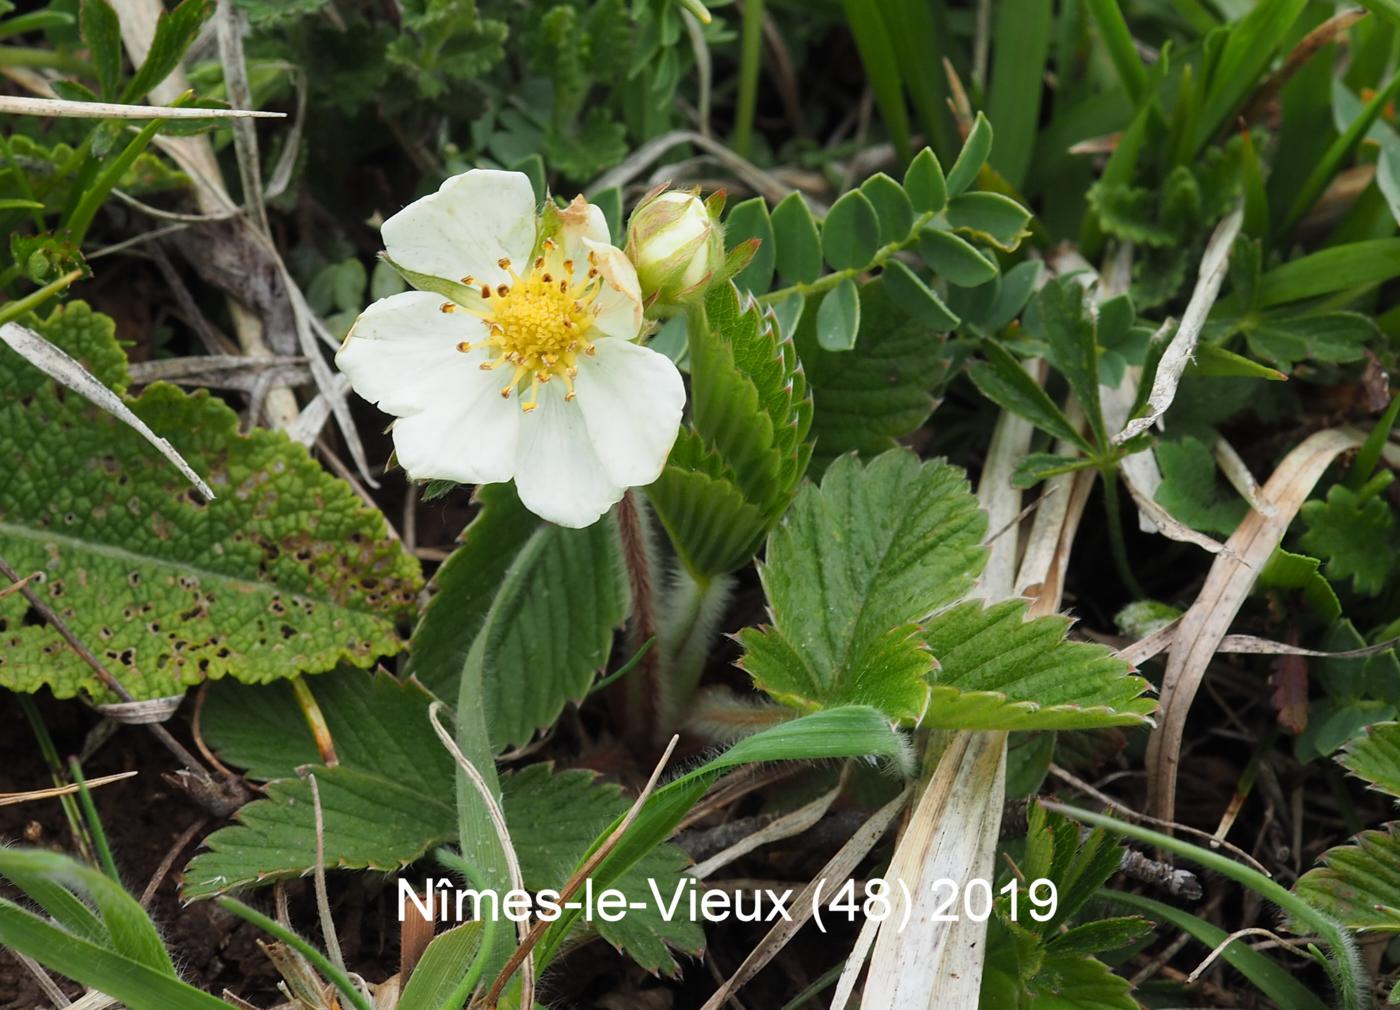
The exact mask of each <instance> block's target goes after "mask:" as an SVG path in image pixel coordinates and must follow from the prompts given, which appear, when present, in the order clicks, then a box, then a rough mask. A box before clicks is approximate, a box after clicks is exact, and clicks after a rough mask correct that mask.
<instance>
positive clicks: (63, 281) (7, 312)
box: [0, 270, 83, 326]
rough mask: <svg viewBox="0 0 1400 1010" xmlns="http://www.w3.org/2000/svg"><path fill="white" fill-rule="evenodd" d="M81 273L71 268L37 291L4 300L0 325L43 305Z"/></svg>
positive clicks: (0, 309) (0, 310) (0, 306)
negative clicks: (8, 300)
mask: <svg viewBox="0 0 1400 1010" xmlns="http://www.w3.org/2000/svg"><path fill="white" fill-rule="evenodd" d="M82 275H83V272H82V271H81V270H73V271H71V272H69V273H66V274H64V275H63V276H62V277H60V278H59V279H58V280H56V281H53V282H51V283H49V284H45V285H44V286H43V287H42V288H40V289H39V290H38V291H35V292H33V293H32V294H28V295H25V296H24V297H23V298H17V299H16V300H14V301H12V302H6V303H5V304H4V305H0V326H3V325H5V324H6V323H8V322H12V321H13V320H15V319H18V318H19V317H20V316H22V315H24V314H25V313H26V312H33V311H35V310H36V309H38V308H39V306H41V305H43V304H44V303H45V302H46V301H48V300H49V299H50V298H52V297H53V296H54V295H56V294H58V293H59V292H60V291H62V290H64V289H65V288H67V287H68V286H69V285H70V284H72V283H73V282H74V281H76V280H77V279H78V278H79V277H81V276H82Z"/></svg>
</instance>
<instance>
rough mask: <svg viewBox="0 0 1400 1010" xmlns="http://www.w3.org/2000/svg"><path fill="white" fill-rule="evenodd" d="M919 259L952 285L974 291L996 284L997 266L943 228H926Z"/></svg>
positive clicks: (920, 239)
mask: <svg viewBox="0 0 1400 1010" xmlns="http://www.w3.org/2000/svg"><path fill="white" fill-rule="evenodd" d="M919 255H920V256H922V257H923V258H924V262H926V263H927V264H928V265H929V266H931V267H933V271H934V273H936V274H938V275H939V276H940V277H942V278H943V279H944V280H946V281H947V282H948V283H949V284H956V285H957V286H958V287H963V288H973V287H976V286H977V285H979V284H986V283H987V282H988V281H990V280H995V279H996V276H997V265H996V264H995V263H993V262H992V261H991V260H989V259H988V258H987V257H986V256H983V255H982V254H981V253H980V252H978V251H977V250H976V249H974V248H973V247H972V246H971V245H970V244H968V242H966V241H965V240H964V239H961V238H959V237H958V236H957V235H954V234H953V233H952V232H947V231H943V230H942V229H941V228H933V227H929V228H925V229H924V230H923V231H922V232H921V233H920V235H919Z"/></svg>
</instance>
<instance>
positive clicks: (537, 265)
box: [535, 256, 544, 270]
mask: <svg viewBox="0 0 1400 1010" xmlns="http://www.w3.org/2000/svg"><path fill="white" fill-rule="evenodd" d="M542 266H544V257H543V256H536V257H535V269H536V270H538V269H540V267H542Z"/></svg>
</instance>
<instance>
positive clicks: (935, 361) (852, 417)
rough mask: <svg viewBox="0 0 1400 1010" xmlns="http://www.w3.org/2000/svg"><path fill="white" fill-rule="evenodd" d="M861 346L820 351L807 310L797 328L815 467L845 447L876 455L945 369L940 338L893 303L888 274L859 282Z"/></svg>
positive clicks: (915, 415) (902, 430)
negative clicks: (811, 405) (810, 402)
mask: <svg viewBox="0 0 1400 1010" xmlns="http://www.w3.org/2000/svg"><path fill="white" fill-rule="evenodd" d="M860 325H861V332H860V336H859V337H858V338H857V340H856V344H857V347H858V350H856V351H855V352H851V353H847V352H844V351H841V352H833V351H826V350H823V349H822V347H821V345H820V344H818V343H817V334H816V322H815V320H814V319H813V318H812V317H811V314H808V315H807V316H806V317H805V318H803V319H802V321H801V325H799V326H798V329H797V337H796V340H797V350H798V353H799V355H800V356H801V358H802V365H803V368H804V370H805V372H806V376H807V378H808V380H809V381H810V382H811V384H812V397H813V399H814V402H815V405H816V413H815V415H814V416H813V418H812V436H813V438H814V440H815V441H816V449H815V450H814V455H813V467H814V469H816V470H817V471H818V472H820V470H821V469H823V468H824V467H825V466H826V465H828V464H829V463H830V462H831V460H833V459H835V458H836V457H837V456H840V455H841V454H843V453H846V452H857V453H859V454H861V455H862V456H875V455H878V454H879V453H881V452H884V451H885V450H886V449H891V448H893V447H894V446H895V444H896V440H897V439H899V438H902V437H903V436H905V435H907V434H909V433H910V432H912V431H914V430H916V429H917V428H918V427H919V426H920V425H921V424H923V423H924V421H926V420H927V419H928V416H929V413H930V412H931V411H932V410H933V405H934V402H935V401H934V397H933V393H932V392H931V391H933V390H937V389H940V388H941V387H942V385H943V383H944V382H945V381H946V380H947V378H948V376H949V374H950V368H949V364H948V359H947V357H946V354H945V350H944V344H943V342H942V341H941V340H940V339H939V337H938V335H937V333H936V332H935V330H934V329H933V328H932V327H930V326H928V325H927V324H925V323H923V322H921V321H919V320H916V319H910V318H908V317H907V316H905V315H904V314H903V313H901V312H900V311H899V310H898V309H897V308H896V307H895V305H894V304H893V300H892V299H891V297H890V295H889V294H888V293H887V287H886V281H885V278H883V277H882V278H880V279H879V280H876V281H874V282H872V283H869V284H866V285H865V286H864V287H863V288H862V289H861V322H860Z"/></svg>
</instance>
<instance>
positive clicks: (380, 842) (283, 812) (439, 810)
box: [184, 670, 704, 971]
mask: <svg viewBox="0 0 1400 1010" xmlns="http://www.w3.org/2000/svg"><path fill="white" fill-rule="evenodd" d="M309 684H310V686H311V688H312V691H313V692H314V693H315V695H316V698H317V702H318V704H319V705H320V708H321V711H322V713H323V714H324V715H325V718H326V723H327V725H328V727H329V730H330V733H331V736H332V738H333V739H334V741H335V745H336V752H337V757H338V758H339V760H340V764H339V765H338V766H337V767H335V768H326V767H323V766H320V764H319V762H320V757H319V755H318V752H317V750H316V744H315V741H314V739H313V738H312V736H311V732H310V730H309V729H308V728H307V724H306V720H305V719H304V718H303V717H302V716H301V714H300V712H299V710H298V709H297V706H296V704H295V702H294V700H293V698H292V693H291V690H290V688H289V687H287V686H284V685H274V686H272V687H268V688H257V689H254V688H247V687H240V686H236V685H218V688H217V689H216V690H215V691H211V692H210V696H209V698H208V701H207V702H206V706H205V711H204V734H205V737H206V739H207V741H208V742H209V743H210V744H211V745H212V746H213V747H214V748H215V750H216V751H217V752H218V753H219V754H220V756H221V757H222V758H223V759H224V760H225V761H228V762H230V763H232V764H235V765H239V766H246V767H248V769H249V774H250V775H251V776H252V777H254V778H258V779H271V780H272V781H271V782H269V784H268V786H267V798H266V799H260V800H255V801H254V802H252V803H249V804H247V805H246V806H244V807H243V808H242V809H241V810H240V811H239V812H238V815H237V818H236V822H235V823H234V824H233V825H231V826H229V827H226V828H222V829H220V830H219V831H216V832H214V834H212V835H211V836H209V838H208V839H207V840H206V844H207V846H208V850H207V851H205V852H202V853H200V854H199V855H197V856H196V857H195V858H194V860H192V861H191V863H190V865H189V867H188V868H187V869H186V871H185V874H184V896H185V898H186V899H188V900H194V899H197V898H207V897H212V896H213V895H215V894H222V893H225V892H228V891H232V890H240V889H243V888H246V887H248V886H251V885H254V884H258V883H261V882H266V881H272V880H281V879H287V878H290V877H296V876H301V875H304V874H306V873H309V872H310V871H311V869H312V867H313V865H314V862H315V856H316V833H315V831H316V829H315V809H314V804H313V801H312V797H311V787H310V784H309V783H308V782H307V781H305V780H304V779H303V778H299V777H297V776H298V769H309V770H310V772H311V773H313V774H314V775H315V776H316V783H317V788H318V791H319V793H320V798H321V808H322V813H323V817H324V824H325V851H326V858H327V864H328V865H329V866H331V867H340V868H345V869H378V870H388V871H393V870H397V869H400V868H401V867H403V866H406V865H407V864H409V863H411V862H413V861H415V860H417V859H419V858H420V857H422V856H423V855H424V854H425V853H427V852H428V850H429V849H431V848H432V847H433V846H436V845H440V844H443V843H446V842H451V841H453V840H455V838H456V835H457V820H456V812H455V810H454V808H453V804H452V800H451V797H452V796H453V780H454V771H453V762H452V758H451V756H450V755H449V754H448V752H447V750H446V749H445V748H444V747H443V746H442V745H441V743H440V742H439V741H438V738H437V736H436V734H435V733H434V732H433V729H432V726H431V725H430V723H429V721H428V705H429V703H430V702H431V701H432V696H431V695H429V694H428V693H427V692H426V691H425V690H423V688H422V687H420V686H418V685H417V684H414V683H412V682H411V681H410V682H407V683H404V682H400V681H397V680H395V679H394V678H392V677H390V676H388V675H386V674H375V675H366V674H363V673H360V672H358V671H349V670H343V671H340V672H338V673H336V674H333V675H331V676H327V677H320V678H315V679H313V680H311V681H309ZM501 787H502V806H503V808H504V810H505V814H506V821H507V824H508V826H509V828H510V832H511V837H512V838H513V839H514V842H515V848H516V853H517V855H518V856H519V857H520V866H521V872H522V874H523V875H524V877H525V885H526V887H528V888H530V889H532V890H538V889H540V888H558V887H561V886H562V885H563V883H564V881H565V880H566V879H567V878H568V876H569V873H570V872H571V871H572V870H573V868H574V866H575V865H576V864H577V863H578V861H579V860H580V859H581V858H582V857H583V855H584V854H585V852H586V851H587V849H588V847H589V845H590V844H592V843H593V841H594V840H595V839H596V838H597V836H598V835H599V834H600V833H601V832H602V831H603V830H604V829H605V828H606V827H607V826H608V825H609V824H610V823H612V821H613V820H614V819H615V818H616V817H617V816H618V815H619V814H621V813H622V812H623V811H624V810H626V809H627V807H628V805H629V804H628V802H627V800H626V799H625V798H624V797H623V796H622V795H621V791H620V790H619V789H618V788H617V787H616V786H613V785H608V784H604V783H600V782H597V781H596V779H595V777H594V776H593V774H592V773H590V772H586V771H565V772H559V773H552V772H551V770H550V769H549V767H548V766H546V765H531V766H529V767H527V768H525V769H523V770H521V771H519V772H517V773H515V774H514V775H507V776H503V778H502V782H501ZM685 863H686V858H685V856H684V855H683V854H682V853H681V852H680V851H679V850H677V849H675V848H672V847H671V846H666V845H662V846H658V847H656V848H654V849H651V850H650V851H649V853H648V854H647V855H646V856H644V857H643V858H642V860H641V862H640V863H638V864H637V865H636V866H634V867H633V868H632V869H631V870H629V871H628V872H627V873H626V874H624V875H623V876H622V878H621V880H620V881H619V882H617V883H616V884H613V885H612V886H616V887H619V888H620V889H621V890H622V891H623V892H624V893H625V894H626V895H627V896H628V898H629V901H634V902H646V903H647V905H648V908H647V909H645V910H643V909H636V910H634V911H633V910H629V913H628V915H627V916H626V917H625V918H623V919H622V921H620V922H617V923H605V922H601V921H598V922H595V926H596V927H597V928H598V932H599V934H600V935H601V936H603V938H604V939H606V940H608V941H609V942H610V943H612V944H613V945H614V946H618V947H621V948H623V949H625V950H626V951H627V953H628V954H629V955H631V956H632V957H633V958H634V959H636V960H637V961H638V963H639V964H641V965H642V966H643V967H644V968H647V969H648V970H652V971H655V970H665V971H674V969H675V962H674V960H673V959H672V958H671V955H670V953H669V952H668V950H667V946H668V945H670V946H674V947H677V948H678V949H681V950H685V951H690V952H694V951H697V950H698V949H699V948H700V946H701V945H702V944H703V942H704V937H703V934H702V933H701V932H700V930H699V927H698V926H696V925H695V924H694V923H692V922H691V921H690V920H689V919H688V918H687V917H686V916H685V915H684V914H681V915H678V916H677V917H676V918H675V919H673V921H671V922H670V923H667V922H665V921H664V920H663V919H662V918H661V916H660V915H659V914H658V913H657V911H656V909H655V908H653V907H651V906H652V900H651V892H650V889H649V887H648V886H647V879H648V878H655V879H656V881H657V886H658V888H659V889H660V891H661V894H662V895H663V896H664V897H668V898H669V897H670V895H671V893H672V891H673V890H674V888H675V885H676V883H677V882H678V881H679V879H680V878H679V876H678V874H679V871H680V870H681V868H682V867H684V865H685Z"/></svg>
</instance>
